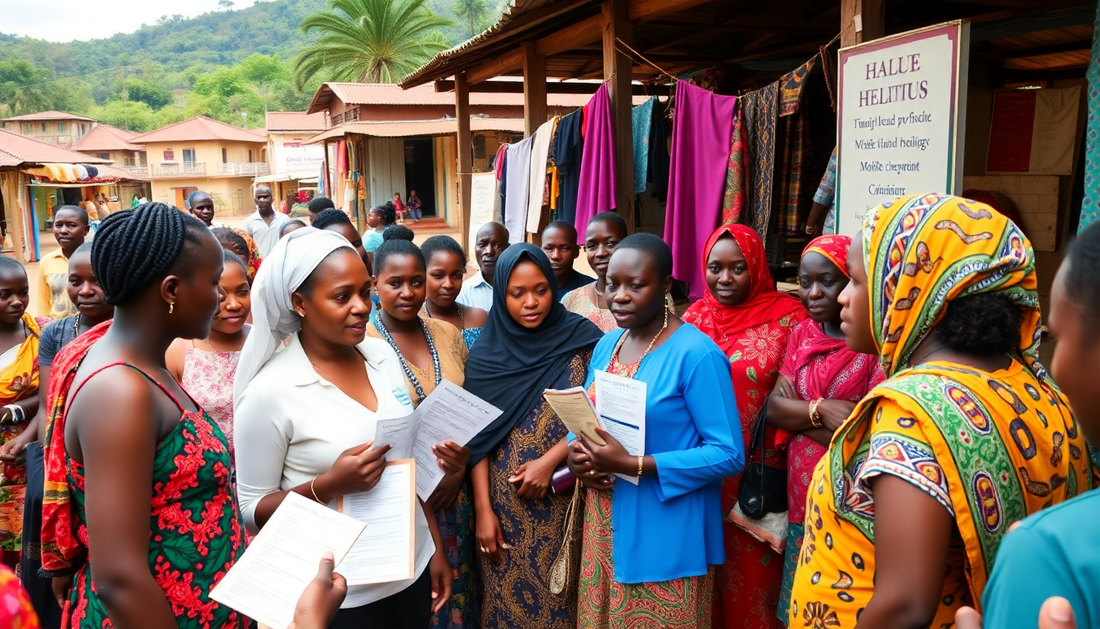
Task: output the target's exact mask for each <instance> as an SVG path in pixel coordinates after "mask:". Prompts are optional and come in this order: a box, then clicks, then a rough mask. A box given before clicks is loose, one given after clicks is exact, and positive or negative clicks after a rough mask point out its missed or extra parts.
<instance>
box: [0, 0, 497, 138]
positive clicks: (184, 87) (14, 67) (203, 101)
mask: <svg viewBox="0 0 1100 629" xmlns="http://www.w3.org/2000/svg"><path fill="white" fill-rule="evenodd" d="M506 4H507V0H457V1H456V0H428V6H429V7H430V8H431V10H432V11H433V12H435V13H436V14H437V15H439V16H441V17H443V18H446V19H447V20H449V21H450V22H451V25H450V26H447V27H445V28H442V29H440V30H439V31H438V32H437V33H436V36H437V37H439V38H440V39H441V40H443V41H444V42H445V43H446V44H447V45H454V44H457V43H459V42H461V41H463V40H465V39H466V38H467V37H469V35H470V31H471V27H473V28H474V30H480V29H482V28H485V27H486V26H488V25H489V24H490V23H491V22H492V20H494V19H496V18H497V17H499V15H500V13H501V11H503V9H504V7H505V6H506ZM220 5H221V10H219V11H213V12H210V13H206V14H203V15H200V16H197V17H194V18H186V19H185V18H183V17H181V16H178V15H177V16H164V17H162V18H161V19H160V20H158V21H157V23H156V24H153V25H146V26H143V27H142V28H140V29H139V30H137V31H136V32H133V33H125V34H118V35H115V36H113V37H110V38H107V39H92V40H90V41H74V42H68V43H53V42H47V41H43V40H36V39H30V38H26V37H13V36H11V35H5V34H2V33H0V117H4V116H8V115H13V114H17V113H31V112H35V111H42V110H47V109H60V110H64V111H70V112H73V113H79V114H85V115H89V116H92V117H94V118H97V119H100V120H103V121H104V122H107V123H109V124H114V125H116V126H121V127H127V128H130V129H132V130H134V131H146V130H150V129H153V128H156V127H159V126H162V125H164V124H168V123H171V122H176V121H178V120H183V119H185V118H187V117H190V116H194V115H199V114H203V115H208V116H211V117H214V118H218V119H220V120H224V121H226V122H231V123H233V124H238V125H240V124H247V125H248V126H249V127H258V126H262V125H263V124H264V123H263V113H264V111H265V110H271V111H288V110H300V109H302V108H304V107H305V106H306V105H307V104H308V103H309V100H310V98H312V96H313V93H314V91H316V89H317V87H318V86H319V85H320V83H321V82H322V81H323V80H325V79H327V78H328V77H325V76H322V75H320V74H318V75H314V76H313V77H312V79H311V80H310V81H308V82H307V83H306V85H305V86H304V87H303V89H302V90H300V91H299V90H296V89H294V85H293V80H292V65H291V62H292V60H293V58H294V57H295V55H296V54H298V52H300V51H301V50H302V48H304V47H305V46H307V45H309V44H310V43H311V41H312V40H314V39H316V36H315V35H310V36H307V35H305V34H303V33H302V31H301V29H300V28H299V25H300V23H301V21H302V20H303V19H304V18H306V17H308V16H310V15H312V14H315V13H317V12H319V11H322V10H324V9H325V8H326V6H327V2H326V0H271V1H267V2H256V3H255V4H254V5H252V6H250V7H247V8H243V9H239V10H235V9H234V8H233V5H232V2H231V1H230V0H223V1H222V2H221V3H220ZM471 12H472V13H471ZM471 17H473V20H471ZM43 19H44V20H48V19H49V12H48V11H43ZM471 22H472V23H471ZM90 35H91V34H90Z"/></svg>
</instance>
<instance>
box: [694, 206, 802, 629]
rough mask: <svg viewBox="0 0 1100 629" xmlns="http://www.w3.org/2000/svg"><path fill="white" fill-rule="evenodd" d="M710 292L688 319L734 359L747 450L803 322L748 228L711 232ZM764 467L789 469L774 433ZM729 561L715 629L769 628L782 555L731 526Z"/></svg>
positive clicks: (727, 494)
mask: <svg viewBox="0 0 1100 629" xmlns="http://www.w3.org/2000/svg"><path fill="white" fill-rule="evenodd" d="M703 267H704V274H705V277H706V281H707V288H706V291H705V292H704V294H703V298H702V299H700V300H699V301H697V302H695V303H694V304H692V305H691V307H690V308H688V310H687V312H685V313H684V317H683V319H684V321H685V322H686V323H690V324H692V325H694V326H695V327H697V328H699V329H700V330H701V331H703V332H704V333H705V334H706V335H707V336H709V337H710V338H711V339H713V340H714V342H715V343H717V344H718V347H720V348H722V351H723V352H725V354H726V356H729V359H730V367H731V368H732V370H733V390H734V394H735V395H736V397H737V413H738V415H739V416H740V418H741V429H742V434H743V437H744V439H745V446H746V448H747V447H748V444H749V443H751V442H752V434H751V433H752V428H753V426H755V425H756V420H757V416H758V415H759V414H760V410H761V408H762V407H763V405H764V400H765V399H766V398H767V396H768V394H769V393H771V390H772V388H773V387H774V386H775V382H776V379H777V378H778V377H779V366H780V363H781V361H782V360H783V354H784V353H785V352H786V350H787V342H788V339H790V336H791V331H792V330H794V328H795V326H797V325H798V324H799V323H801V322H802V321H803V320H804V319H805V318H806V311H805V310H803V308H802V304H800V303H799V301H798V299H796V298H795V297H794V296H792V295H786V294H783V293H780V292H779V291H777V290H775V282H773V281H772V277H771V273H770V272H769V271H768V262H767V259H766V258H765V257H764V245H763V243H762V242H760V237H759V236H757V235H756V232H755V231H753V230H752V229H751V228H749V227H746V226H744V225H723V226H722V227H720V228H718V231H716V232H714V233H713V234H711V236H710V239H709V240H707V246H706V249H705V250H704V251H703ZM764 447H765V463H766V464H767V465H768V466H769V467H779V468H782V467H785V465H786V463H785V461H784V460H783V457H782V455H781V453H780V451H779V450H778V449H777V448H776V445H775V429H774V428H768V429H767V434H766V438H765V444H764ZM740 480H741V478H740V476H735V477H732V478H729V479H726V483H725V485H724V486H723V487H722V508H723V510H724V512H726V513H728V512H729V511H730V510H731V509H732V508H733V505H734V504H735V503H736V502H737V492H738V489H739V487H740ZM724 530H725V538H726V539H725V542H726V563H725V565H724V566H720V567H719V569H718V572H717V575H716V580H715V588H714V594H715V597H714V598H715V600H714V612H715V613H714V618H715V624H714V626H715V628H716V629H772V628H774V627H777V626H779V620H778V618H776V615H775V610H776V608H777V606H778V604H779V588H780V584H781V582H782V579H783V557H782V556H781V555H779V554H778V553H777V552H775V551H774V550H772V549H771V547H770V546H769V545H768V544H766V543H764V542H761V541H759V540H757V539H756V538H755V537H753V536H752V535H750V534H749V533H747V532H746V531H744V530H743V529H741V528H739V527H737V526H735V525H733V524H730V523H728V522H727V524H726V526H725V529H724Z"/></svg>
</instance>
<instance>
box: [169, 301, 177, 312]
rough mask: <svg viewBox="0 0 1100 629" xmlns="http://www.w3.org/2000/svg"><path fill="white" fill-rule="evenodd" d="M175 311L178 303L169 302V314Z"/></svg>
mask: <svg viewBox="0 0 1100 629" xmlns="http://www.w3.org/2000/svg"><path fill="white" fill-rule="evenodd" d="M175 309H176V302H174V301H170V302H168V314H172V311H174V310H175Z"/></svg>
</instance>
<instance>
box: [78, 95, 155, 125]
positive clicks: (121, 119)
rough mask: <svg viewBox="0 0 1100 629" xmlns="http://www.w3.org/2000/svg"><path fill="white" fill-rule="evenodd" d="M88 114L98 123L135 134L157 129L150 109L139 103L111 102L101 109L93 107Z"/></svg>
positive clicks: (131, 101)
mask: <svg viewBox="0 0 1100 629" xmlns="http://www.w3.org/2000/svg"><path fill="white" fill-rule="evenodd" d="M88 113H89V114H90V115H91V117H92V118H95V119H96V120H99V121H100V122H105V123H107V124H109V125H112V126H115V127H118V128H119V129H128V130H130V131H134V132H135V133H145V132H146V131H152V130H153V129H155V128H157V125H156V122H155V117H154V114H153V109H152V107H150V106H149V105H147V104H145V103H143V102H140V101H134V100H128V101H124V100H113V101H111V102H109V103H107V104H106V105H103V106H102V107H93V108H92V109H91V110H90V111H89V112H88Z"/></svg>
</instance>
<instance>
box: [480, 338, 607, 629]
mask: <svg viewBox="0 0 1100 629" xmlns="http://www.w3.org/2000/svg"><path fill="white" fill-rule="evenodd" d="M590 356H591V352H589V351H578V352H577V353H576V355H575V356H574V357H573V360H572V362H570V363H569V366H568V367H567V368H566V373H564V374H563V376H562V378H560V379H559V381H560V382H559V383H556V384H559V385H560V386H557V387H555V388H569V387H576V386H583V385H584V379H585V376H586V374H587V372H588V361H589V358H590ZM502 377H504V376H502ZM566 434H568V431H567V430H566V429H565V425H564V424H562V423H561V420H560V419H558V416H557V415H556V414H555V413H554V410H553V409H552V408H550V405H549V404H547V403H546V401H545V400H540V401H539V403H538V404H537V405H536V406H535V407H534V408H532V409H531V411H530V412H529V413H528V414H527V416H526V417H524V418H523V420H521V421H520V422H519V423H518V424H517V425H516V427H515V428H513V429H512V431H511V432H510V433H509V434H508V436H507V437H506V438H505V439H504V441H502V442H501V443H500V445H498V446H497V447H496V448H494V449H493V450H492V451H491V452H490V453H489V455H488V456H487V457H486V458H487V459H488V461H489V496H490V498H491V499H492V503H493V510H494V511H495V513H496V516H497V518H498V519H499V520H500V531H501V534H502V535H503V537H504V542H505V543H506V544H508V545H509V546H511V548H509V549H506V550H502V551H501V556H502V557H503V558H504V561H503V563H501V564H499V565H498V564H497V563H496V562H495V561H493V560H491V559H489V558H488V556H486V555H485V554H484V553H481V554H480V556H479V564H480V567H481V579H482V583H483V588H482V591H481V597H482V598H481V626H482V627H485V628H486V629H488V628H490V627H500V628H501V629H503V628H504V627H509V628H510V627H523V628H524V629H576V627H577V615H576V613H577V592H576V590H571V591H568V592H564V593H562V594H561V595H555V594H552V593H551V592H550V566H551V564H552V563H553V561H554V558H555V557H557V555H558V551H559V550H560V549H561V545H562V540H563V539H564V536H565V534H566V531H565V521H566V517H565V516H566V512H567V511H568V509H569V502H570V500H571V499H572V495H571V494H554V493H548V494H547V495H546V497H545V498H543V499H541V500H528V499H525V498H520V497H519V496H518V495H517V493H516V492H517V491H518V486H517V485H516V484H514V483H510V482H508V479H509V478H510V477H511V476H512V474H514V473H515V471H516V470H517V469H518V468H519V466H520V465H522V464H523V463H526V462H528V461H533V460H535V459H537V458H538V457H540V456H542V455H544V454H546V453H547V452H548V451H549V450H550V448H552V447H554V446H555V445H556V444H557V443H558V442H560V441H561V440H562V439H564V438H565V436H566ZM577 525H578V528H579V525H580V522H579V521H578V522H577ZM574 533H575V532H574ZM575 548H576V549H577V552H578V554H579V552H580V548H579V546H575ZM571 565H577V563H576V558H574V561H573V562H572V564H571Z"/></svg>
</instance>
